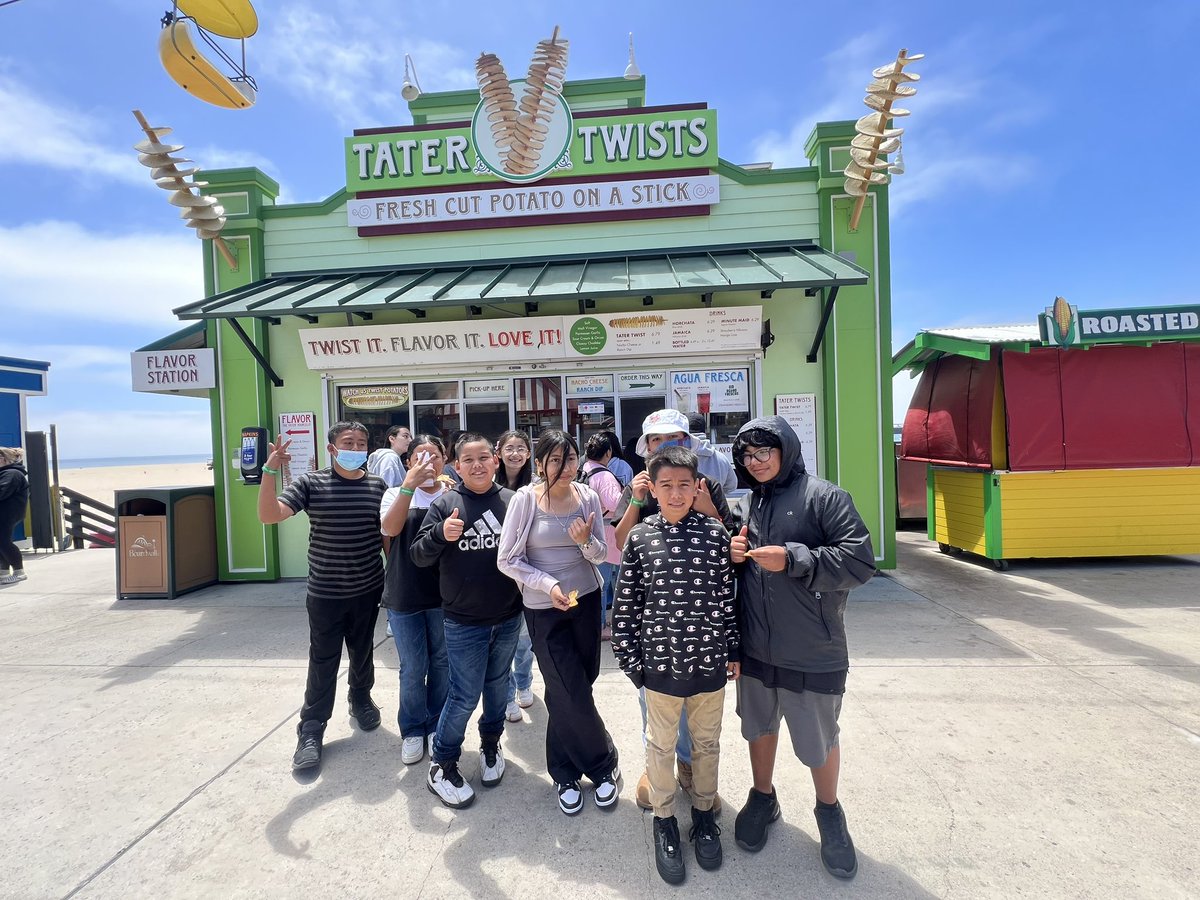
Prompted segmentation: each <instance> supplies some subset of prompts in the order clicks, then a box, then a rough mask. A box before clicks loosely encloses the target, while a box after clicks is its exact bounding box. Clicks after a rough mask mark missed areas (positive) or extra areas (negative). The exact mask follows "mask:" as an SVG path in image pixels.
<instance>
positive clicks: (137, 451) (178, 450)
mask: <svg viewBox="0 0 1200 900" xmlns="http://www.w3.org/2000/svg"><path fill="white" fill-rule="evenodd" d="M170 399H171V401H172V402H171V403H170V405H169V406H166V405H164V407H163V408H161V409H159V408H147V409H138V408H136V407H135V406H131V407H126V408H123V409H121V408H118V409H105V410H104V411H103V412H101V411H98V410H94V409H63V410H59V411H57V412H52V413H47V412H45V411H43V410H41V409H39V408H38V407H39V406H40V404H37V403H30V405H29V421H30V428H31V429H32V430H34V431H49V430H50V425H51V424H53V425H54V426H55V429H56V432H57V435H58V453H59V456H60V458H62V459H95V458H97V457H104V456H115V457H123V456H138V457H146V456H178V455H180V454H186V453H195V454H202V453H205V452H207V451H208V450H209V448H211V447H212V438H211V436H210V434H211V426H212V420H211V419H210V417H209V412H208V404H207V403H205V402H203V401H201V400H194V399H191V398H178V397H174V398H170ZM156 406H157V404H156Z"/></svg>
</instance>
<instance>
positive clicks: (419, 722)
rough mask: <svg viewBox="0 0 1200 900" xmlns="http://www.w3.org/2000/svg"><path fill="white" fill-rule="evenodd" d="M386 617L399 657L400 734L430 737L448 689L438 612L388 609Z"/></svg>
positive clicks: (444, 652)
mask: <svg viewBox="0 0 1200 900" xmlns="http://www.w3.org/2000/svg"><path fill="white" fill-rule="evenodd" d="M387 617H388V624H389V625H391V626H392V640H394V641H395V642H396V655H397V656H398V657H399V658H400V711H399V713H397V715H396V721H397V723H398V724H399V725H400V735H401V737H424V736H425V735H427V734H433V733H434V731H436V730H437V723H438V717H439V716H441V714H442V707H443V706H445V705H446V691H447V690H448V689H449V687H450V671H449V665H448V663H447V662H446V632H445V630H444V629H443V626H442V611H441V609H427V610H423V611H421V612H411V613H402V612H396V610H394V609H389V610H388V611H387Z"/></svg>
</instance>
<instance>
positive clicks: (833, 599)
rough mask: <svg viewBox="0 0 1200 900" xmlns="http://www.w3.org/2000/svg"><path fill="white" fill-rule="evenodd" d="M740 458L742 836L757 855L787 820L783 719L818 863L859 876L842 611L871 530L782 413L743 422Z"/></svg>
mask: <svg viewBox="0 0 1200 900" xmlns="http://www.w3.org/2000/svg"><path fill="white" fill-rule="evenodd" d="M733 463H734V465H735V466H736V467H737V470H738V474H739V475H741V476H742V477H743V478H745V479H746V482H747V483H748V484H750V485H752V493H751V496H750V497H749V500H750V503H749V509H748V514H747V517H746V525H745V526H744V527H743V528H742V529H741V531H740V532H739V533H738V534H737V536H735V537H734V538H733V540H732V541H731V542H730V558H731V559H732V561H733V563H734V565H735V566H736V567H737V569H738V603H739V613H740V618H739V621H740V625H741V637H742V677H741V678H739V679H738V682H737V694H738V705H737V711H738V716H739V717H740V718H741V720H742V737H744V738H745V739H746V740H747V741H749V742H750V770H751V774H752V776H753V779H754V787H753V788H751V789H750V796H749V798H748V799H747V801H746V805H745V806H744V807H743V808H742V811H741V812H739V813H738V817H737V822H736V824H735V827H734V837H735V839H736V840H737V843H738V845H739V846H740V847H742V848H743V849H745V850H749V851H751V852H757V851H758V850H761V849H762V848H763V846H764V845H765V844H766V842H767V826H768V825H769V824H770V823H771V822H773V821H775V820H776V819H778V818H779V803H778V801H777V799H776V794H775V788H774V786H773V784H772V776H773V774H774V769H775V751H776V749H777V747H778V743H779V721H780V717H781V716H782V718H783V719H785V720H786V721H787V725H788V733H789V735H790V736H791V739H792V749H793V751H794V752H795V754H796V756H797V758H799V760H800V761H801V762H802V763H804V765H806V766H808V768H809V769H810V770H811V771H812V779H813V786H814V787H815V788H816V795H817V805H816V809H815V810H814V812H815V814H816V817H817V827H818V829H819V830H820V833H821V862H822V863H823V864H824V865H825V868H826V869H827V870H828V871H829V873H830V874H831V875H835V876H837V877H839V878H853V877H854V875H855V873H856V872H857V871H858V861H857V856H856V855H855V852H854V842H853V841H852V840H851V839H850V833H849V831H848V830H847V828H846V817H845V815H844V814H843V812H842V807H841V804H839V803H838V795H837V787H838V775H839V772H840V767H841V747H840V744H839V740H838V735H839V732H838V717H839V715H840V714H841V710H842V694H843V693H845V689H846V674H847V670H848V669H849V667H850V661H849V655H848V651H847V647H846V627H845V624H844V622H843V618H842V617H843V614H844V613H845V610H846V598H847V596H848V595H849V593H850V589H851V588H855V587H858V586H859V585H860V584H865V583H866V582H867V581H869V580H870V579H871V576H872V575H874V574H875V554H874V551H873V550H872V549H871V536H870V534H869V533H868V532H867V526H866V525H865V524H863V520H862V518H861V517H860V516H859V514H858V511H857V510H856V509H855V508H854V501H853V500H851V499H850V495H849V494H848V493H846V492H845V491H844V490H842V489H841V488H839V487H838V486H837V485H835V484H831V483H830V482H828V481H824V480H822V479H820V478H817V477H816V476H815V475H812V474H810V473H809V472H808V470H807V469H806V468H805V466H804V459H803V457H802V456H801V454H800V439H799V438H798V437H797V436H796V433H795V432H794V431H792V428H791V426H790V425H788V423H787V422H786V421H784V420H783V419H782V418H781V417H779V416H767V417H764V418H758V419H753V420H751V421H749V422H747V423H746V424H745V425H743V426H742V428H741V429H740V430H739V431H738V434H737V437H736V438H735V439H734V442H733Z"/></svg>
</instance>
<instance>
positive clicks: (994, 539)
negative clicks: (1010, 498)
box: [983, 472, 1004, 559]
mask: <svg viewBox="0 0 1200 900" xmlns="http://www.w3.org/2000/svg"><path fill="white" fill-rule="evenodd" d="M1003 522H1004V517H1003V516H1001V515H1000V476H999V475H997V474H996V473H995V472H986V473H984V476H983V547H984V552H985V553H986V555H987V558H988V559H1003V558H1004V527H1003Z"/></svg>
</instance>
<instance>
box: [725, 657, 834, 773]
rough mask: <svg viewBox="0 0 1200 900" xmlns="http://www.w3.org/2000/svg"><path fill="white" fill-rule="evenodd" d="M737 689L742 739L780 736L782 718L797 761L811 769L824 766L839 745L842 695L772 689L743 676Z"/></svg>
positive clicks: (755, 679) (754, 679)
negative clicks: (832, 751) (769, 735)
mask: <svg viewBox="0 0 1200 900" xmlns="http://www.w3.org/2000/svg"><path fill="white" fill-rule="evenodd" d="M734 684H736V685H737V714H738V716H739V717H740V718H741V720H742V737H743V738H745V739H746V740H748V741H753V740H755V739H756V738H760V737H763V736H764V735H768V734H778V733H779V719H780V715H781V714H782V717H783V720H784V721H785V722H787V727H788V734H790V735H791V736H792V749H793V750H794V751H795V753H796V757H797V758H798V759H799V760H800V762H802V763H804V765H806V766H808V767H809V768H810V769H818V768H820V767H821V766H823V765H825V760H826V759H827V758H828V757H829V751H830V750H832V749H833V748H834V747H836V746H837V745H838V734H839V729H838V716H840V715H841V713H842V695H841V694H818V693H815V692H813V691H800V692H799V693H797V692H796V691H789V690H786V689H785V688H769V687H767V686H766V685H765V684H763V683H762V682H761V681H759V680H758V679H757V678H754V677H750V676H743V677H741V678H739V679H738V680H737V681H736V682H734Z"/></svg>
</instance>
